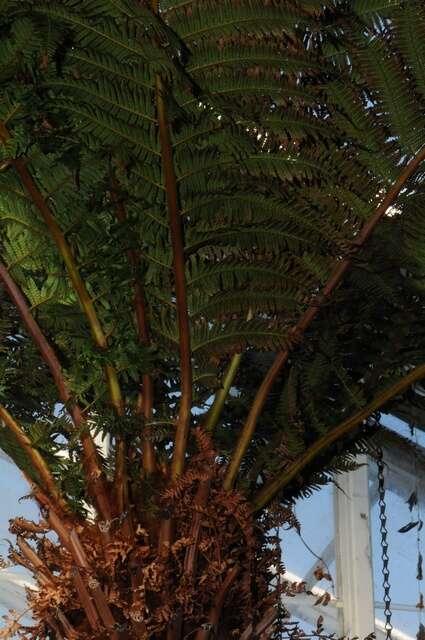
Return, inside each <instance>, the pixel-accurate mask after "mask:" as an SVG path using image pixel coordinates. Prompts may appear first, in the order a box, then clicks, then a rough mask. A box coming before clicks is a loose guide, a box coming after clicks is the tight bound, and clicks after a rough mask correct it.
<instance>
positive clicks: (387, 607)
mask: <svg viewBox="0 0 425 640" xmlns="http://www.w3.org/2000/svg"><path fill="white" fill-rule="evenodd" d="M377 466H378V495H379V502H378V504H379V520H380V522H381V526H380V532H381V551H382V553H381V559H382V576H383V582H382V587H383V589H384V616H385V632H386V638H387V640H391V634H392V630H393V625H392V623H391V616H392V612H391V595H390V588H391V585H390V570H389V568H388V564H389V556H388V529H387V515H386V509H387V505H386V502H385V476H384V468H385V466H384V460H383V452H382V449H381V448H379V449H378V451H377Z"/></svg>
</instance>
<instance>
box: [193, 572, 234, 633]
mask: <svg viewBox="0 0 425 640" xmlns="http://www.w3.org/2000/svg"><path fill="white" fill-rule="evenodd" d="M239 573H240V567H238V566H235V567H233V569H230V571H229V572H228V574H227V576H226V577H225V579H224V581H223V584H222V585H221V588H220V590H219V592H218V593H217V595H216V597H215V598H214V603H213V606H212V608H211V611H210V614H209V616H208V622H209V624H210V628H209V629H200V630H199V631H198V633H197V634H196V637H195V638H196V640H208V638H210V637H211V635H212V634H211V632H212V631H213V634H214V636H215V635H217V631H218V625H219V622H220V616H221V610H222V608H223V605H224V603H225V600H226V597H227V594H228V592H229V589H230V588H231V587H232V585H233V583H234V582H235V580H236V578H237V577H238V575H239Z"/></svg>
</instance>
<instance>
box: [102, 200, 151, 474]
mask: <svg viewBox="0 0 425 640" xmlns="http://www.w3.org/2000/svg"><path fill="white" fill-rule="evenodd" d="M111 198H112V200H113V201H114V202H115V204H116V216H117V218H118V220H119V221H120V222H125V221H126V220H127V217H128V216H127V211H126V208H125V205H124V203H123V202H122V201H121V200H120V199H119V198H118V196H117V193H116V192H115V191H111ZM127 255H128V260H129V263H130V266H131V269H132V272H133V279H134V310H135V314H136V323H137V332H138V336H139V340H140V341H141V343H142V344H143V345H145V346H149V345H150V331H149V324H148V318H147V311H146V298H145V292H144V289H143V285H142V283H141V281H140V275H139V268H140V256H139V254H138V252H137V251H135V250H134V249H129V250H128V251H127ZM142 389H143V390H142V391H140V394H139V398H138V402H137V410H138V411H139V412H140V413H141V412H143V416H144V418H145V420H150V419H151V418H152V409H153V401H154V397H153V382H152V378H151V377H150V376H149V375H146V374H145V375H144V376H142ZM147 433H148V435H149V430H148V431H147ZM142 455H143V457H142V463H143V469H144V471H145V473H146V474H147V475H152V474H153V473H155V471H156V460H155V448H154V445H153V443H152V442H150V441H149V440H145V439H144V440H143V443H142Z"/></svg>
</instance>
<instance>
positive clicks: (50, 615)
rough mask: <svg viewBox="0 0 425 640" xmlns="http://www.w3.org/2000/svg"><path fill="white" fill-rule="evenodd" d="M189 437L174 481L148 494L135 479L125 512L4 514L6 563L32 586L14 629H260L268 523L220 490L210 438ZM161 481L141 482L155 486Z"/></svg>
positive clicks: (156, 632) (34, 634) (272, 597)
mask: <svg viewBox="0 0 425 640" xmlns="http://www.w3.org/2000/svg"><path fill="white" fill-rule="evenodd" d="M197 441H198V446H199V449H200V453H199V454H198V455H195V456H194V457H193V458H192V461H191V463H190V466H188V468H187V470H186V472H185V473H184V474H183V475H182V476H180V478H179V480H178V481H177V482H176V483H174V484H173V485H172V488H164V490H163V491H162V492H158V491H157V490H156V491H155V492H152V493H151V494H149V495H148V493H147V491H146V487H147V486H148V484H147V483H146V482H145V481H144V480H143V479H140V480H137V479H133V482H132V485H131V486H132V501H131V506H130V510H129V512H128V513H124V514H122V515H121V517H117V518H115V519H113V520H112V521H102V520H100V519H99V518H98V519H94V520H91V521H90V520H88V519H86V520H84V519H79V520H75V519H71V517H68V516H66V515H62V516H58V515H57V514H56V513H55V512H54V511H52V510H48V509H46V510H45V511H44V513H43V518H42V520H41V521H40V523H39V524H38V525H35V524H34V523H29V522H27V521H24V520H22V519H20V518H18V519H16V520H14V521H13V522H12V526H11V530H12V532H13V533H15V534H17V536H18V538H17V540H18V542H17V548H16V549H14V550H13V551H11V559H12V560H13V561H14V562H16V563H19V564H22V565H24V566H25V567H27V568H29V569H30V570H31V571H32V572H33V573H34V575H35V577H36V580H37V584H38V590H37V591H34V592H31V593H30V594H29V600H30V604H31V607H32V611H33V615H34V618H35V620H36V626H35V627H34V628H33V629H31V630H29V629H21V633H22V634H24V636H23V637H26V638H31V639H33V640H35V639H36V638H37V639H40V640H41V639H45V638H46V639H47V638H51V637H55V635H56V637H57V638H60V637H64V638H65V637H66V638H84V639H87V640H89V639H90V640H94V639H96V640H100V639H103V638H105V639H106V638H113V639H114V640H118V639H122V640H124V639H126V638H132V639H134V640H136V639H140V640H145V639H148V638H151V639H152V640H160V639H164V640H165V639H167V640H183V639H184V638H196V640H207V639H208V638H223V639H224V638H244V639H245V640H247V639H248V638H254V637H257V636H256V635H255V629H256V628H257V630H258V631H260V632H261V636H258V637H270V633H272V632H273V629H274V623H275V618H276V611H277V610H276V608H275V605H276V601H277V598H278V591H277V590H276V587H275V585H274V584H273V582H274V575H275V572H274V571H275V568H276V565H277V563H278V562H279V558H278V556H279V550H278V547H277V546H276V545H274V544H273V539H272V538H270V537H268V535H267V533H266V531H267V530H268V529H269V528H270V524H271V522H270V521H267V522H266V521H265V520H264V522H263V523H262V524H260V523H259V522H258V521H257V520H256V518H255V516H254V514H253V512H252V509H251V507H250V505H249V504H248V503H247V501H246V499H245V498H244V497H243V496H242V495H241V494H239V493H237V492H235V491H233V492H227V491H225V490H223V488H222V475H223V469H222V466H221V464H220V463H219V462H218V461H217V456H216V453H215V452H214V451H213V450H212V449H211V445H210V442H209V439H208V438H207V437H206V436H205V434H204V433H202V432H201V431H200V430H198V432H197ZM166 481H167V478H165V477H160V476H159V475H158V476H157V477H156V478H155V480H153V479H152V478H151V479H150V482H151V483H152V485H151V486H154V482H155V487H156V488H157V487H158V486H161V485H162V486H164V487H165V485H166ZM143 492H144V493H143ZM283 517H285V516H283ZM281 520H282V514H281ZM51 531H53V532H54V533H55V534H56V535H57V536H58V540H57V541H52V536H51V535H48V534H49V532H51ZM264 633H266V635H264ZM52 634H53V635H52Z"/></svg>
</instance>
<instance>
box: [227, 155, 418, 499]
mask: <svg viewBox="0 0 425 640" xmlns="http://www.w3.org/2000/svg"><path fill="white" fill-rule="evenodd" d="M424 160H425V147H423V148H422V149H421V151H419V153H418V154H417V155H416V156H415V157H414V158H412V160H410V162H409V163H408V164H407V165H406V167H405V168H404V169H403V171H402V173H401V174H400V176H399V177H398V178H397V180H396V181H395V183H394V185H393V186H392V187H391V189H390V190H389V191H388V193H387V195H386V196H385V198H384V199H383V200H382V202H381V204H380V205H379V206H378V207H376V209H375V210H374V212H373V214H372V215H371V217H370V218H369V220H368V221H367V222H366V224H365V225H364V226H363V227H362V229H361V230H360V231H359V233H358V234H357V236H356V237H355V238H354V241H353V242H352V244H353V245H354V246H355V247H356V249H357V251H359V250H360V249H361V248H362V247H363V245H364V244H365V243H366V241H367V240H368V239H369V238H370V236H371V235H372V233H373V232H374V230H375V228H376V226H377V225H378V223H379V222H380V221H381V220H382V218H383V217H384V215H385V213H386V212H387V210H388V208H389V207H391V206H392V205H393V204H394V202H395V201H396V199H397V197H398V196H399V194H400V191H401V190H402V189H403V187H404V186H405V185H406V183H407V181H408V180H409V178H410V177H411V176H412V175H413V174H414V173H415V171H416V170H417V168H418V167H419V165H420V164H421V163H422V162H423V161H424ZM352 262H353V258H352V257H346V258H343V259H341V260H339V261H338V262H337V263H336V265H335V267H334V269H333V271H332V273H331V275H330V277H329V279H328V281H327V283H326V284H325V286H324V287H323V289H322V291H321V292H320V295H319V298H320V299H324V300H329V299H330V297H331V295H332V294H333V292H334V291H335V289H336V288H337V287H338V286H339V284H340V283H341V281H342V279H343V278H344V276H345V273H346V271H347V270H348V268H349V267H350V266H351V264H352ZM316 301H317V296H314V297H313V298H312V299H311V301H310V305H309V306H308V308H307V310H306V311H305V312H304V313H303V314H302V316H301V318H300V319H299V320H298V322H297V324H296V325H295V326H294V327H293V329H292V332H293V334H294V335H296V336H297V341H298V342H299V340H300V338H301V337H303V336H304V334H305V331H306V329H308V327H309V326H310V324H311V323H312V322H313V320H314V319H315V318H316V316H317V315H318V313H319V310H320V305H319V304H315V302H316ZM288 357H289V351H288V350H285V351H282V352H280V353H278V354H277V356H276V358H275V361H274V362H273V364H272V366H271V367H270V369H269V371H268V372H267V374H266V377H265V378H264V380H263V382H262V384H261V386H260V388H259V390H258V392H257V395H256V396H255V399H254V402H253V404H252V406H251V409H250V412H249V415H248V418H247V420H246V422H245V424H244V427H243V429H242V431H241V434H240V436H239V439H238V442H237V445H236V448H235V451H234V453H233V456H232V458H231V461H230V464H229V468H228V470H227V473H226V477H225V479H224V483H223V486H224V488H225V489H226V490H227V491H229V490H230V489H231V488H232V487H233V485H234V483H235V481H236V477H237V474H238V472H239V468H240V465H241V462H242V459H243V457H244V456H245V453H246V451H247V449H248V447H249V445H250V443H251V440H252V436H253V435H254V431H255V428H256V426H257V421H258V418H259V417H260V414H261V412H262V410H263V407H264V404H265V402H266V400H267V397H268V395H269V393H270V391H271V389H272V387H273V384H274V382H275V381H276V378H277V376H278V375H279V373H280V372H281V371H282V369H283V367H284V366H285V364H286V362H287V360H288Z"/></svg>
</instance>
